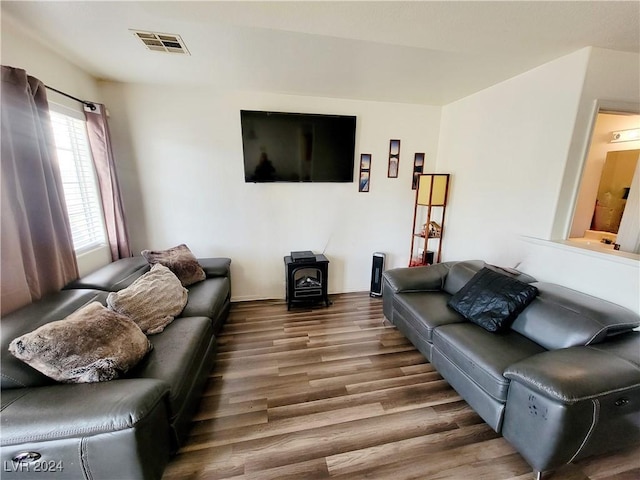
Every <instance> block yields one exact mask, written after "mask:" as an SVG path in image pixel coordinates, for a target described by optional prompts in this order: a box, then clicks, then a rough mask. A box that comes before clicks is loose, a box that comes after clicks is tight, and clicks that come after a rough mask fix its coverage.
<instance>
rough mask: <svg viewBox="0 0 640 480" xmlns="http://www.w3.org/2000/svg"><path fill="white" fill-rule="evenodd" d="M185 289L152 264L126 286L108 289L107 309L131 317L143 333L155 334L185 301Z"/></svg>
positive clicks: (159, 267) (177, 311) (164, 270)
mask: <svg viewBox="0 0 640 480" xmlns="http://www.w3.org/2000/svg"><path fill="white" fill-rule="evenodd" d="M187 297H188V294H187V289H186V288H184V287H183V286H182V284H181V283H180V280H178V277H176V276H175V275H174V274H173V272H172V271H171V270H169V269H168V268H167V267H165V266H164V265H161V264H156V265H154V266H153V267H152V268H151V271H149V272H148V273H145V274H144V275H142V276H141V277H140V278H138V279H137V280H136V281H135V282H133V283H132V284H131V285H129V286H128V287H127V288H125V289H123V290H120V291H119V292H111V293H110V294H109V296H108V297H107V305H108V306H109V308H111V309H113V310H114V311H116V312H119V313H121V314H123V315H126V316H128V317H130V318H131V320H133V321H134V322H135V323H136V324H137V325H138V326H139V327H140V328H141V329H142V331H143V332H144V333H146V334H148V335H151V334H154V333H159V332H161V331H162V330H164V328H165V327H166V326H167V325H169V324H170V323H171V322H172V321H173V319H174V318H175V316H176V315H179V314H180V312H182V309H183V308H184V306H185V305H186V304H187Z"/></svg>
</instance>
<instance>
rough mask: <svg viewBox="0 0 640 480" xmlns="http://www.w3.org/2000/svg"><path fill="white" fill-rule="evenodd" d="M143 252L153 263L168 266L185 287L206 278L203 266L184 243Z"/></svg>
mask: <svg viewBox="0 0 640 480" xmlns="http://www.w3.org/2000/svg"><path fill="white" fill-rule="evenodd" d="M141 253H142V256H143V257H144V258H146V260H147V262H149V263H150V264H151V265H154V264H156V263H161V264H162V265H164V266H165V267H168V268H169V269H170V270H171V271H172V272H173V273H175V274H176V276H177V277H178V278H179V279H180V281H181V282H182V285H183V286H184V287H186V286H188V285H191V284H193V283H196V282H200V281H202V280H204V279H205V278H206V274H205V273H204V270H203V269H202V266H200V264H199V263H198V260H197V259H196V257H195V255H194V254H193V253H191V250H189V247H187V246H186V245H185V244H184V243H183V244H181V245H178V246H177V247H173V248H169V249H168V250H143V251H142V252H141Z"/></svg>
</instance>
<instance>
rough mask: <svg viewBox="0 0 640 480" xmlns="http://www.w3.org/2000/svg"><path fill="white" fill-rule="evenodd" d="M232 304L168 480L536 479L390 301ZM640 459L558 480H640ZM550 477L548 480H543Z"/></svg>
mask: <svg viewBox="0 0 640 480" xmlns="http://www.w3.org/2000/svg"><path fill="white" fill-rule="evenodd" d="M331 299H332V301H333V305H331V306H330V307H328V308H325V307H321V306H318V307H314V308H313V309H307V308H293V309H292V310H291V311H287V307H286V304H285V303H284V301H260V302H243V303H235V304H233V305H232V308H231V314H230V316H229V319H228V321H227V323H226V324H225V326H224V328H223V330H222V332H221V334H220V335H219V337H218V355H217V357H216V365H215V367H214V369H213V371H212V373H211V376H210V380H209V383H208V385H207V388H206V391H205V393H204V396H203V399H202V403H201V406H200V410H199V412H198V413H197V415H196V416H195V418H194V421H193V426H192V429H191V432H190V436H189V439H188V441H187V443H186V444H185V446H184V447H183V448H182V449H181V450H180V451H179V452H178V454H177V455H176V456H175V457H174V458H173V459H172V461H171V462H170V463H169V465H168V467H167V470H166V472H165V475H164V477H163V480H185V479H190V480H191V479H234V480H240V479H260V480H270V479H278V480H287V479H292V480H293V479H296V480H297V479H335V480H343V479H349V480H357V479H393V480H404V479H428V480H431V479H433V480H444V479H465V480H478V479H487V480H498V479H505V480H507V479H508V480H529V479H533V478H534V475H533V473H532V472H531V468H530V467H529V465H528V464H527V463H526V462H525V461H524V460H523V459H522V457H521V456H520V455H519V454H518V453H517V452H516V451H515V450H514V449H513V448H512V447H511V446H510V445H509V444H508V443H507V442H506V441H505V440H504V439H502V437H500V436H499V435H498V434H496V433H495V432H494V431H493V430H492V429H491V428H490V427H489V426H487V425H486V424H485V423H484V422H483V421H482V419H481V418H480V417H479V416H478V415H476V414H475V412H473V410H471V408H470V407H469V406H468V405H467V404H466V403H465V402H464V401H463V400H462V399H461V398H460V397H459V396H458V395H457V393H456V392H455V391H454V390H453V389H452V388H451V387H450V386H449V385H448V384H447V383H446V382H445V381H444V380H443V379H442V377H441V376H440V375H439V374H438V373H437V372H436V371H435V370H434V369H433V367H432V366H431V365H430V364H429V363H428V362H427V361H426V360H425V359H424V357H423V356H422V355H421V354H420V353H419V352H417V351H416V350H415V349H414V347H413V346H412V345H411V344H410V343H409V342H408V341H407V340H406V339H405V338H404V336H403V335H402V334H401V333H400V332H398V331H397V330H396V329H395V327H393V326H392V325H390V324H389V323H388V322H385V321H384V317H383V315H382V300H381V299H373V298H370V297H369V295H368V293H352V294H340V295H333V296H332V297H331ZM639 459H640V448H636V449H631V450H626V451H622V452H620V453H617V454H615V455H609V456H603V457H596V458H592V459H588V460H584V461H581V462H579V463H577V464H576V465H570V466H566V467H564V468H562V469H561V470H558V471H556V472H554V473H553V474H552V475H550V476H549V477H548V478H549V479H554V480H560V479H566V480H613V479H618V480H631V479H640V460H639ZM545 478H547V477H545Z"/></svg>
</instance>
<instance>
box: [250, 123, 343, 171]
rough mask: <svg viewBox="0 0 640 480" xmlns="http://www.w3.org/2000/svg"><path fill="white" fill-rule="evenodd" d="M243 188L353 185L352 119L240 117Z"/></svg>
mask: <svg viewBox="0 0 640 480" xmlns="http://www.w3.org/2000/svg"><path fill="white" fill-rule="evenodd" d="M240 122H241V125H242V150H243V155H244V179H245V182H353V169H354V154H355V142H356V117H354V116H346V115H316V114H307V113H283V112H260V111H252V110H241V111H240Z"/></svg>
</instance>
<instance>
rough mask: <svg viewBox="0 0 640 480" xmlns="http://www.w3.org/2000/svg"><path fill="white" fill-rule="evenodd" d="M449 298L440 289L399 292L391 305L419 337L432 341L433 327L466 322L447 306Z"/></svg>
mask: <svg viewBox="0 0 640 480" xmlns="http://www.w3.org/2000/svg"><path fill="white" fill-rule="evenodd" d="M450 298H451V295H449V294H448V293H446V292H442V291H435V292H429V293H428V294H425V292H410V293H399V294H396V295H394V297H393V306H394V309H395V310H396V311H397V312H398V313H399V314H400V315H401V316H402V317H403V318H405V319H406V320H408V321H409V322H410V323H411V325H412V326H413V327H414V329H415V330H416V331H417V332H418V333H419V334H420V336H421V337H423V338H424V339H426V340H427V341H428V342H432V341H433V340H432V335H433V330H434V329H435V328H437V327H439V326H441V325H447V324H449V323H460V322H466V320H465V319H464V318H463V317H462V316H461V315H460V314H458V313H457V312H455V311H453V310H452V309H450V308H448V307H447V302H448V301H449V299H450Z"/></svg>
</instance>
